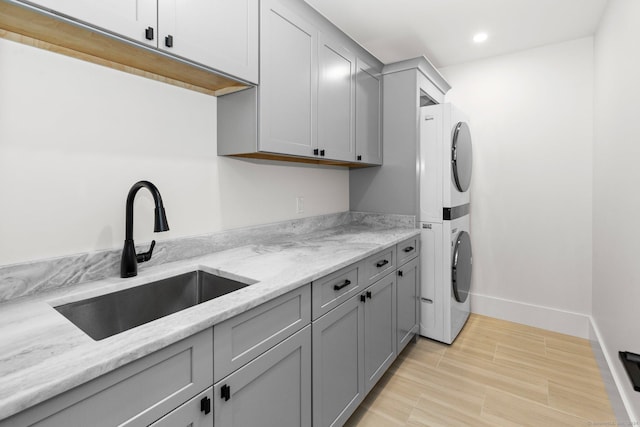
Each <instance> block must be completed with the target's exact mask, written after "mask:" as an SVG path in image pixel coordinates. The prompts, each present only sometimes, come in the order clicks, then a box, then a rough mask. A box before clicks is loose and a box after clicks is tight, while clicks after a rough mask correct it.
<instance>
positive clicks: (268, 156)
mask: <svg viewBox="0 0 640 427" xmlns="http://www.w3.org/2000/svg"><path fill="white" fill-rule="evenodd" d="M225 157H241V158H249V159H262V160H277V161H281V162H295V163H307V164H313V165H322V166H342V167H348V168H370V167H375V166H380V165H372V164H368V163H356V162H346V161H341V160H328V159H315V158H311V157H298V156H292V155H287V154H274V153H264V152H257V153H241V154H230V155H227V156H225Z"/></svg>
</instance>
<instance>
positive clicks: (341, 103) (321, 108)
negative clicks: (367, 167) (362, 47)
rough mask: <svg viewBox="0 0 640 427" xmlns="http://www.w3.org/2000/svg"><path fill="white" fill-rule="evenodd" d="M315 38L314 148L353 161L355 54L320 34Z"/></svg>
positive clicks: (328, 155) (329, 156) (329, 155)
mask: <svg viewBox="0 0 640 427" xmlns="http://www.w3.org/2000/svg"><path fill="white" fill-rule="evenodd" d="M319 42H320V43H319V45H318V148H319V149H320V150H321V151H320V153H321V154H322V153H324V157H326V158H329V159H332V160H345V161H354V160H355V159H356V155H355V116H354V112H355V105H354V100H355V71H356V57H355V55H354V54H352V53H351V52H349V51H348V50H347V49H346V48H345V47H344V46H342V45H341V44H339V43H337V42H335V41H333V40H331V39H329V38H328V37H327V36H325V35H323V34H319ZM322 150H324V151H322Z"/></svg>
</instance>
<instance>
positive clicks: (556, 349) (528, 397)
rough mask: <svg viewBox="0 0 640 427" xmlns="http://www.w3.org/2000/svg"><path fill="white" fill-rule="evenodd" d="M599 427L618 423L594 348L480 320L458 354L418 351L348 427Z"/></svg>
mask: <svg viewBox="0 0 640 427" xmlns="http://www.w3.org/2000/svg"><path fill="white" fill-rule="evenodd" d="M609 423H612V424H609ZM598 424H599V425H615V417H614V415H613V411H612V409H611V404H610V403H609V398H608V397H607V393H606V391H605V387H604V384H603V382H602V378H601V377H600V371H599V369H598V366H597V364H596V361H595V358H594V356H593V353H592V351H591V345H590V343H589V341H587V340H584V339H581V338H575V337H572V336H569V335H563V334H558V333H556V332H550V331H546V330H543V329H537V328H533V327H530V326H525V325H520V324H516V323H511V322H506V321H503V320H498V319H493V318H490V317H484V316H479V315H473V314H472V315H471V317H470V318H469V321H468V322H467V325H466V326H465V328H464V329H463V331H462V332H461V333H460V335H459V336H458V338H457V339H456V341H455V342H454V343H453V345H451V346H448V345H445V344H440V343H437V342H435V341H430V340H427V339H425V338H419V339H418V342H417V343H416V344H412V343H410V344H409V346H408V347H407V348H406V349H405V351H404V352H403V353H402V354H400V356H399V357H398V359H397V360H396V361H395V363H394V364H393V366H392V367H391V368H390V369H389V371H388V372H387V373H386V374H385V376H384V377H382V379H381V380H380V382H379V383H378V384H377V386H376V387H375V388H374V389H373V390H372V391H371V393H370V394H369V396H367V398H366V399H365V401H364V402H363V403H362V405H360V407H359V408H358V410H356V412H355V413H354V414H353V416H352V417H351V418H350V419H349V421H348V422H347V424H346V425H347V426H359V427H363V426H384V427H387V426H389V427H393V426H447V427H448V426H519V425H527V426H541V427H544V426H589V425H598Z"/></svg>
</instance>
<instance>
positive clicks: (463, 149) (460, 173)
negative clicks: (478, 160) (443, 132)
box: [451, 122, 473, 192]
mask: <svg viewBox="0 0 640 427" xmlns="http://www.w3.org/2000/svg"><path fill="white" fill-rule="evenodd" d="M451 164H452V166H453V179H454V180H455V182H456V187H457V188H458V191H462V192H464V191H467V190H468V189H469V185H470V184H471V169H472V166H473V159H472V151H471V131H470V130H469V125H467V124H466V123H465V122H458V124H457V125H456V128H455V130H454V131H453V142H452V144H451Z"/></svg>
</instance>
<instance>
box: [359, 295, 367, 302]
mask: <svg viewBox="0 0 640 427" xmlns="http://www.w3.org/2000/svg"><path fill="white" fill-rule="evenodd" d="M366 300H367V297H366V296H364V294H362V295H360V301H362V302H365V301H366Z"/></svg>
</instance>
